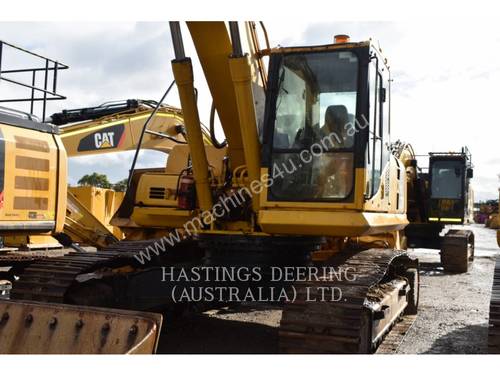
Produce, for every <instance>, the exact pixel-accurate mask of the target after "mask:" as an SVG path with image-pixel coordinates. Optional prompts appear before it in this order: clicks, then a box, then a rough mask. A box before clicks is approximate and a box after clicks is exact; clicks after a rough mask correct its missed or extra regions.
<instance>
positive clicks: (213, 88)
mask: <svg viewBox="0 0 500 375" xmlns="http://www.w3.org/2000/svg"><path fill="white" fill-rule="evenodd" d="M188 28H189V30H190V33H191V37H192V39H193V42H194V45H195V47H196V51H197V54H198V57H199V59H200V62H201V64H202V67H203V71H204V73H205V78H206V80H207V83H208V86H209V88H210V92H211V94H212V97H213V99H214V103H215V107H216V109H217V112H218V114H219V117H220V120H221V124H222V127H223V129H224V132H225V134H226V137H227V140H228V144H229V147H228V156H229V159H230V161H229V163H230V165H231V168H232V170H233V171H235V170H237V169H238V167H240V168H242V171H241V175H242V176H243V177H242V178H241V179H240V180H239V182H243V187H245V188H247V189H248V190H252V186H251V184H252V182H253V181H261V182H262V185H263V187H262V188H261V189H259V191H258V192H255V189H253V190H254V191H252V210H253V212H254V213H255V214H256V216H255V218H256V221H255V223H254V224H255V225H250V228H251V230H250V232H254V233H255V234H258V233H265V234H270V235H315V236H332V237H336V236H341V237H356V236H366V235H377V234H383V233H393V232H397V231H400V230H402V229H404V227H405V226H406V225H407V224H408V221H407V218H406V214H405V213H406V177H405V169H404V165H403V163H402V162H401V161H399V160H397V159H396V158H395V157H394V156H393V155H388V156H387V162H386V163H385V166H384V168H383V170H381V171H380V179H379V183H378V184H377V186H374V188H373V193H372V194H371V195H370V194H367V188H366V186H367V184H368V183H369V181H370V174H369V172H368V170H367V169H366V168H365V167H364V166H362V165H358V166H355V167H354V168H353V181H354V182H353V186H352V199H350V200H349V201H342V202H340V201H339V202H335V201H321V202H320V201H287V200H286V199H283V200H272V199H269V187H268V186H267V184H266V181H268V179H269V176H271V175H272V170H270V169H271V168H270V167H269V166H266V165H265V163H263V162H262V161H261V160H260V158H261V154H262V146H263V145H262V144H261V141H259V134H258V132H259V131H260V132H261V134H260V136H261V138H262V135H263V134H262V132H263V130H262V129H260V128H259V124H261V123H262V118H258V117H256V109H255V101H256V99H255V97H257V96H258V95H255V94H254V92H255V91H256V89H255V87H256V85H255V82H254V80H255V75H253V74H252V66H251V64H250V61H249V59H248V58H247V57H233V56H232V55H231V40H230V38H229V35H228V30H227V27H226V25H225V24H224V22H188ZM349 49H365V50H368V49H370V51H371V53H373V54H378V52H376V49H375V48H374V47H373V46H372V45H371V44H370V43H369V42H362V43H344V44H332V45H327V46H319V47H304V48H302V47H300V48H277V49H272V50H269V51H266V52H267V54H268V55H269V58H270V59H272V58H273V56H274V55H276V56H282V55H283V54H295V53H301V52H306V53H315V52H317V53H328V52H335V51H336V50H342V51H349ZM230 55H231V56H230ZM378 58H379V61H380V65H381V68H380V69H381V70H384V74H386V73H387V72H388V68H387V67H386V66H385V63H384V60H383V58H381V57H380V56H379V57H378ZM180 65H182V66H183V69H184V70H187V71H189V70H190V69H191V70H192V68H190V67H189V65H190V60H188V59H186V60H183V61H178V60H174V61H173V62H172V66H173V71H174V76H175V78H176V79H182V80H184V81H185V80H186V75H181V74H180V69H179V66H180ZM382 65H383V68H382ZM189 79H191V80H192V79H193V78H192V76H190V78H189ZM268 89H269V88H268ZM183 90H184V89H183V88H182V87H179V91H180V92H181V104H182V107H183V112H184V114H185V116H187V115H188V112H189V111H197V109H196V108H193V107H192V106H191V105H188V103H190V102H192V100H189V101H188V100H185V101H183V100H182V97H183V95H184V97H189V95H192V89H191V88H190V86H189V87H188V88H187V89H186V92H185V93H184V94H182V91H183ZM264 131H265V130H264ZM189 133H190V132H189V128H188V141H189V143H190V146H191V147H190V149H191V153H192V156H193V160H194V159H195V158H199V159H203V158H204V155H203V154H202V153H201V154H200V155H197V156H195V155H196V154H197V153H198V152H199V151H200V150H199V147H195V146H196V145H195V144H194V143H193V144H191V139H190V138H189ZM264 137H265V134H264ZM233 140H234V141H233ZM384 142H386V141H385V140H384ZM385 145H386V144H385ZM384 147H386V146H384ZM234 155H237V156H236V157H235V156H234ZM326 157H327V156H325V158H326ZM241 159H243V160H244V163H242V162H241ZM193 174H194V177H195V179H196V180H197V181H198V176H197V171H196V169H195V170H194V171H193ZM235 174H236V173H235ZM202 178H205V176H202ZM220 186H221V185H219V187H220ZM241 187H242V185H241V184H239V185H238V184H237V183H234V181H233V186H232V188H241ZM369 195H370V196H369ZM368 196H369V197H368ZM230 228H234V225H233V223H230V222H223V221H219V222H217V223H216V225H212V226H211V228H210V229H205V230H203V232H204V233H210V232H213V233H221V232H220V231H221V230H224V229H225V230H228V231H231V230H230ZM247 234H248V233H247Z"/></svg>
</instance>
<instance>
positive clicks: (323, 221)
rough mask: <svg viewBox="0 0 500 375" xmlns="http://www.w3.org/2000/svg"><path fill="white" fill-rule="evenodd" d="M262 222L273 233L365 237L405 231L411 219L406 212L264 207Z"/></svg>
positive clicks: (265, 229)
mask: <svg viewBox="0 0 500 375" xmlns="http://www.w3.org/2000/svg"><path fill="white" fill-rule="evenodd" d="M259 223H260V225H261V227H262V228H263V230H264V231H265V232H268V233H272V234H293V235H320V236H362V235H367V234H377V233H384V232H388V231H396V230H402V229H403V228H404V227H405V226H406V225H408V220H407V219H406V215H404V214H380V213H375V212H352V211H345V212H342V211H320V212H317V211H314V212H313V211H279V210H261V211H260V212H259Z"/></svg>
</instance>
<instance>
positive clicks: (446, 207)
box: [428, 148, 473, 224]
mask: <svg viewBox="0 0 500 375" xmlns="http://www.w3.org/2000/svg"><path fill="white" fill-rule="evenodd" d="M472 175H473V169H472V165H471V158H470V153H469V152H468V150H467V148H464V149H463V151H462V152H460V153H451V154H449V153H447V154H445V153H431V154H430V156H429V183H430V189H429V190H430V199H429V203H428V204H429V209H428V210H429V221H431V222H436V221H439V222H444V223H448V224H463V223H464V220H465V218H466V217H467V216H468V212H467V209H468V207H467V204H468V202H469V199H468V195H469V180H470V179H471V178H472Z"/></svg>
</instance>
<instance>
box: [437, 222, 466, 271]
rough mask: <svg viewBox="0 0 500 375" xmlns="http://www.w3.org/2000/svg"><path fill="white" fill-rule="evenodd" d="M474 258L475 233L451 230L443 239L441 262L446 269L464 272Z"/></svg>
mask: <svg viewBox="0 0 500 375" xmlns="http://www.w3.org/2000/svg"><path fill="white" fill-rule="evenodd" d="M473 260H474V233H473V232H472V231H470V230H456V229H451V230H449V231H448V232H447V233H446V234H445V235H444V237H443V238H442V240H441V264H442V266H443V268H444V270H445V271H447V272H456V273H464V272H467V271H468V270H469V264H470V263H471V262H472V261H473Z"/></svg>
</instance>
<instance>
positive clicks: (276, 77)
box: [260, 35, 405, 235]
mask: <svg viewBox="0 0 500 375" xmlns="http://www.w3.org/2000/svg"><path fill="white" fill-rule="evenodd" d="M335 41H336V43H334V44H332V45H326V46H316V47H307V48H304V47H294V48H276V49H273V50H271V52H270V54H269V79H268V90H267V98H266V100H267V101H266V111H265V117H264V134H263V145H262V148H263V152H262V155H263V158H262V168H264V171H263V173H268V174H269V176H270V179H271V180H272V182H273V183H272V184H268V185H269V186H268V189H267V192H266V193H265V194H263V195H262V197H261V206H262V208H263V210H262V212H261V216H260V219H261V220H260V222H261V225H262V226H263V227H264V230H266V231H268V232H271V233H276V232H282V231H283V230H285V231H286V233H291V231H293V230H294V229H292V228H293V222H292V221H293V220H294V217H297V216H294V215H289V216H287V215H285V211H287V210H290V209H292V208H294V207H295V208H297V207H299V206H300V207H301V208H308V209H309V208H310V210H309V211H308V212H307V213H306V212H302V213H301V215H299V216H300V218H301V220H300V224H298V223H297V225H300V226H301V228H304V224H303V223H304V222H305V223H309V224H310V226H308V225H307V224H306V226H307V227H309V228H308V231H309V234H320V233H321V234H323V235H328V234H332V235H337V234H340V232H342V231H343V230H344V229H345V228H342V229H340V230H339V231H337V229H339V228H336V227H337V225H336V224H339V226H342V225H340V222H341V221H342V219H341V218H340V216H338V215H339V212H341V211H345V210H349V211H350V210H365V211H373V212H379V213H382V212H383V213H386V214H387V215H388V216H387V218H388V221H387V222H386V224H388V225H387V226H386V227H385V228H384V229H382V228H379V229H380V230H381V231H385V230H387V229H389V227H392V228H391V229H395V228H396V227H399V226H400V225H401V224H403V221H404V220H402V219H401V217H398V216H397V215H398V214H399V213H403V209H404V207H403V206H404V203H403V202H404V200H403V199H404V194H405V193H404V189H403V185H402V178H401V175H400V174H397V173H396V174H391V169H394V168H392V167H393V166H395V167H396V168H395V169H396V170H399V168H401V166H399V165H398V164H397V163H398V162H397V161H396V160H395V159H394V158H393V157H392V156H391V153H390V149H389V144H390V125H389V99H390V95H389V89H390V87H389V79H390V75H389V68H388V66H387V64H386V61H385V59H384V58H383V57H382V56H381V54H380V52H379V51H378V50H377V49H376V48H375V47H374V46H373V45H372V44H371V43H370V42H360V43H351V42H349V40H348V38H347V37H346V36H344V35H342V36H337V37H336V40H335ZM278 211H281V212H278ZM320 212H321V215H324V216H323V217H322V218H321V219H320V216H318V214H319V213H320ZM308 213H310V214H311V217H310V218H309V219H310V220H307V219H306V220H304V219H305V218H304V215H307V214H308ZM344 213H345V212H344ZM278 216H279V218H278ZM362 216H363V214H359V215H358V216H357V217H356V218H354V221H356V222H357V223H356V225H355V226H354V227H350V230H349V231H350V232H351V233H352V234H356V235H363V234H366V232H367V230H368V228H370V230H373V229H374V228H375V227H377V226H380V224H381V223H380V222H379V223H376V222H374V221H371V220H370V219H369V217H368V216H369V214H368V216H364V217H362ZM286 217H288V218H289V219H290V220H287V218H286ZM344 218H345V217H344ZM278 221H279V222H281V223H282V224H283V225H278V224H276V223H277V222H278ZM325 221H328V222H329V224H326V223H325ZM285 222H286V223H285ZM327 226H330V228H327ZM384 226H385V225H384ZM319 227H322V229H321V230H318V228H319ZM286 228H289V229H288V230H287V229H286Z"/></svg>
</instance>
